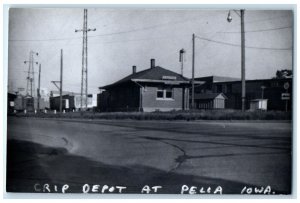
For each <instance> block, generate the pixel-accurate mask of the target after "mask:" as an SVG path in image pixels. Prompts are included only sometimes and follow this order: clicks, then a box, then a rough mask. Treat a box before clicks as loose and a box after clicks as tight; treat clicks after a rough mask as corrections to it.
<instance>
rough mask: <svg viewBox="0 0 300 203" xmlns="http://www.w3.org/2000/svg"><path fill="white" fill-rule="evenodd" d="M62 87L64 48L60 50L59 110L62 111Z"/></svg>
mask: <svg viewBox="0 0 300 203" xmlns="http://www.w3.org/2000/svg"><path fill="white" fill-rule="evenodd" d="M62 87H63V50H62V49H61V50H60V88H59V95H60V99H59V112H60V113H62V105H63V104H62Z"/></svg>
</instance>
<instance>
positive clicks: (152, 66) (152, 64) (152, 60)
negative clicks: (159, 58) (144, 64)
mask: <svg viewBox="0 0 300 203" xmlns="http://www.w3.org/2000/svg"><path fill="white" fill-rule="evenodd" d="M150 62H151V66H150V68H154V67H155V59H151V60H150Z"/></svg>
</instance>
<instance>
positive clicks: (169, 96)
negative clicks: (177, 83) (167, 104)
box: [166, 88, 173, 99]
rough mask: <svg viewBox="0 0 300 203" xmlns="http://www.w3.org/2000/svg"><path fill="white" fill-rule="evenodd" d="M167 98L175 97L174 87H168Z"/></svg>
mask: <svg viewBox="0 0 300 203" xmlns="http://www.w3.org/2000/svg"><path fill="white" fill-rule="evenodd" d="M166 98H167V99H173V89H172V88H168V89H166Z"/></svg>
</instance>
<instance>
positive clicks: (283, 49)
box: [196, 36, 292, 51]
mask: <svg viewBox="0 0 300 203" xmlns="http://www.w3.org/2000/svg"><path fill="white" fill-rule="evenodd" d="M196 38H198V39H201V40H204V41H208V42H213V43H217V44H223V45H228V46H234V47H241V45H240V44H233V43H228V42H222V41H217V40H212V39H208V38H204V37H199V36H196ZM245 48H248V49H261V50H274V51H290V50H292V48H271V47H254V46H245Z"/></svg>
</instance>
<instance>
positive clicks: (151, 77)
mask: <svg viewBox="0 0 300 203" xmlns="http://www.w3.org/2000/svg"><path fill="white" fill-rule="evenodd" d="M163 76H167V77H172V81H177V82H189V79H187V78H185V77H183V76H182V75H180V74H178V73H175V72H173V71H170V70H167V69H165V68H162V67H160V66H155V67H154V68H149V69H146V70H143V71H140V72H136V73H133V74H131V75H128V76H126V77H125V78H123V79H121V80H119V81H117V82H115V83H113V84H110V85H106V86H103V87H100V88H101V89H106V88H110V87H113V86H116V85H119V84H122V83H126V82H130V81H139V80H140V81H148V82H151V81H153V82H154V81H155V82H157V81H164V80H165V81H168V79H163Z"/></svg>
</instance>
